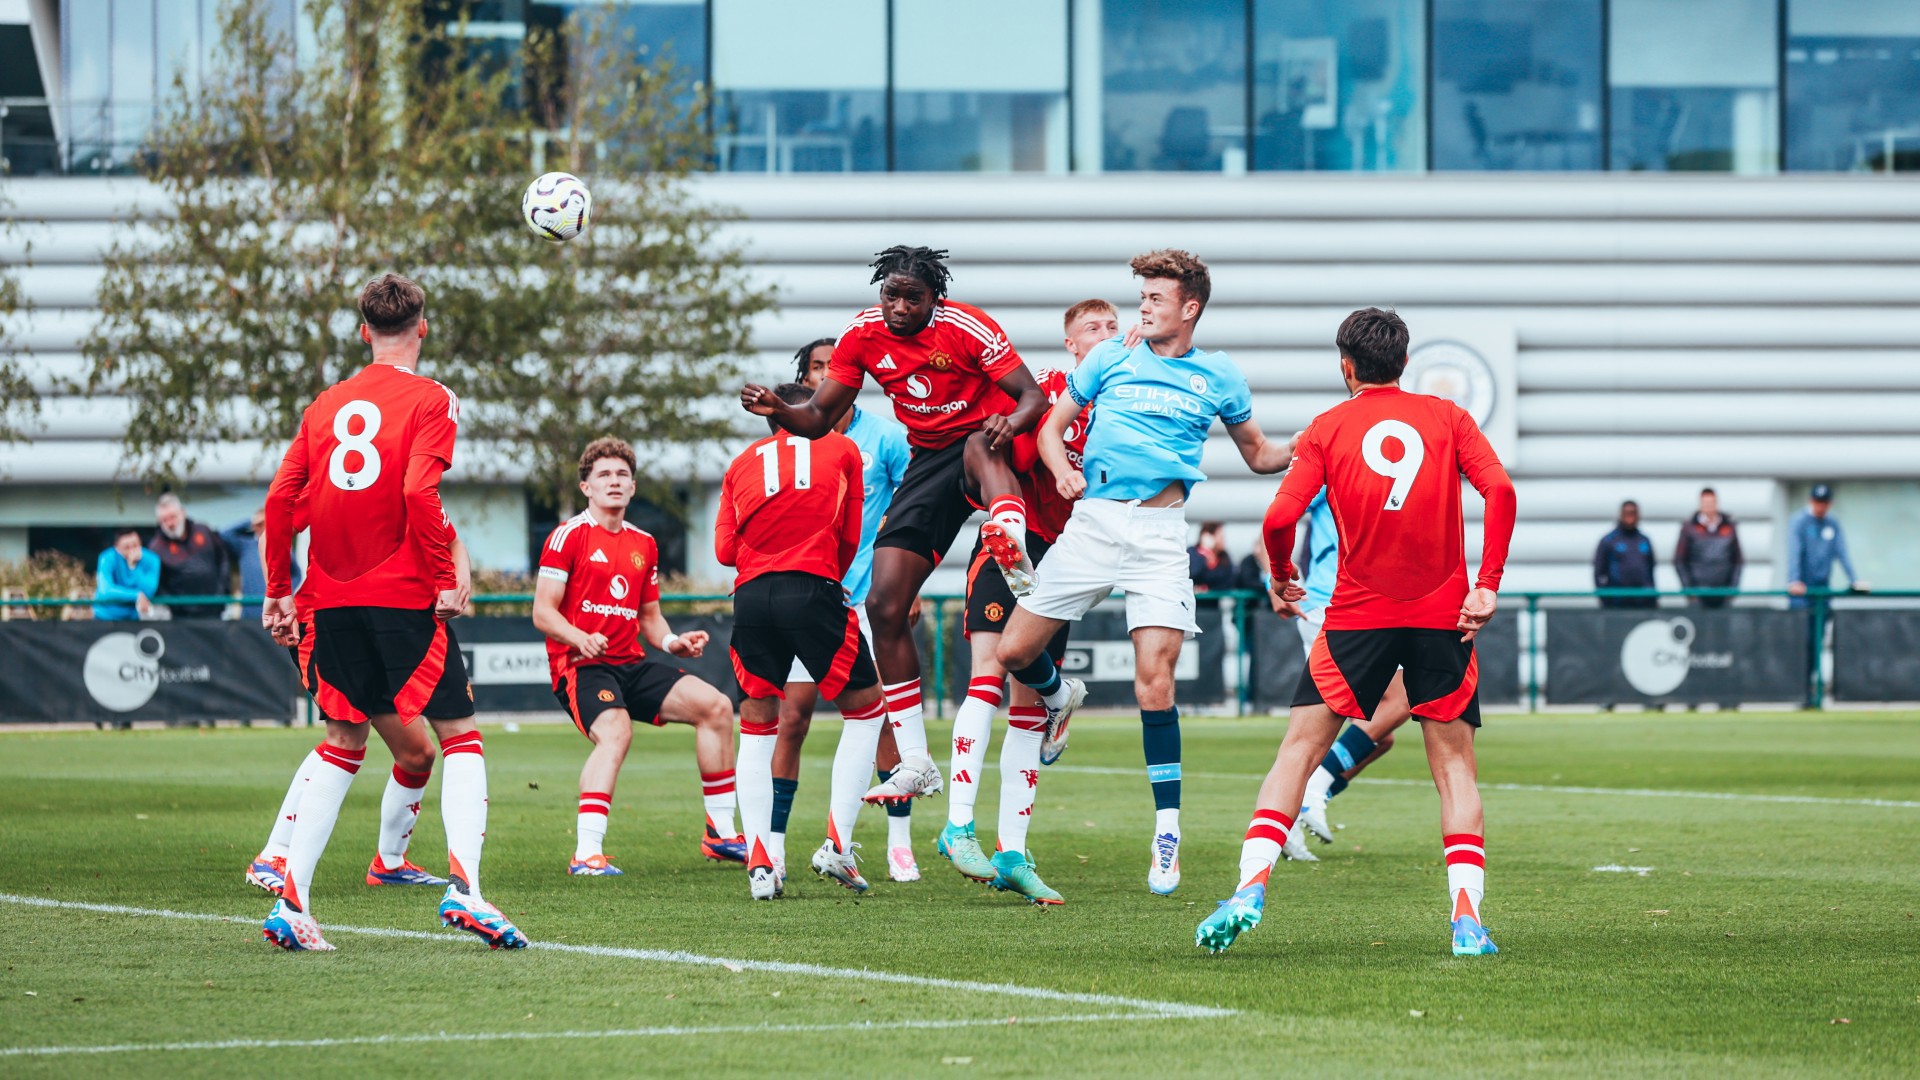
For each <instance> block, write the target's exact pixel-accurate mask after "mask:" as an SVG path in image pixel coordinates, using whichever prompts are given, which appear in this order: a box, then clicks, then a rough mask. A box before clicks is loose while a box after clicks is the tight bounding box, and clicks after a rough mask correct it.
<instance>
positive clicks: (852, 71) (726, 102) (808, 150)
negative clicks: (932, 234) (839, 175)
mask: <svg viewBox="0 0 1920 1080" xmlns="http://www.w3.org/2000/svg"><path fill="white" fill-rule="evenodd" d="M712 18H713V90H714V153H715V156H716V157H717V159H718V163H719V167H720V168H721V169H723V170H730V171H745V172H852V171H866V170H877V169H885V168H886V167H887V128H886V124H887V100H886V99H887V3H886V0H836V2H835V3H833V4H801V3H793V2H791V0H713V8H712Z"/></svg>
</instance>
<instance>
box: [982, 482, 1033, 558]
mask: <svg viewBox="0 0 1920 1080" xmlns="http://www.w3.org/2000/svg"><path fill="white" fill-rule="evenodd" d="M987 519H988V520H990V521H992V522H993V523H994V524H995V525H998V526H1000V527H1001V528H1002V529H1005V530H1006V531H1007V533H1008V535H1010V536H1012V537H1013V538H1014V540H1016V541H1018V542H1019V544H1020V550H1021V551H1025V550H1027V504H1026V500H1024V499H1022V498H1020V497H1019V496H1018V495H1002V496H1000V497H999V498H997V499H995V500H993V502H991V503H989V504H988V505H987Z"/></svg>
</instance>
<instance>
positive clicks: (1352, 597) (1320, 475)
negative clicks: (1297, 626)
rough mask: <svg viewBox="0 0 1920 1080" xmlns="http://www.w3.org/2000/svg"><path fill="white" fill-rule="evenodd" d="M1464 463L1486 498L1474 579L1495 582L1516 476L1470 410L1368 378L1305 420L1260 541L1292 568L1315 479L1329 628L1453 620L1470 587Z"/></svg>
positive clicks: (1276, 561)
mask: <svg viewBox="0 0 1920 1080" xmlns="http://www.w3.org/2000/svg"><path fill="white" fill-rule="evenodd" d="M1463 474H1464V475H1465V476H1466V478H1467V481H1468V482H1469V483H1471V484H1472V485H1473V486H1474V490H1476V491H1478V492H1480V494H1481V496H1482V497H1484V498H1485V499H1486V500H1487V510H1486V520H1485V523H1484V524H1485V535H1484V540H1483V543H1482V546H1481V551H1480V578H1479V581H1478V587H1480V588H1486V589H1494V590H1498V589H1499V588H1500V577H1501V575H1502V574H1503V573H1504V572H1505V571H1506V565H1507V545H1508V543H1509V542H1510V541H1511V540H1512V539H1513V521H1514V494H1513V481H1511V480H1509V479H1508V478H1507V470H1506V469H1505V468H1504V467H1502V466H1501V464H1500V459H1499V457H1498V456H1496V455H1495V454H1494V452H1493V447H1492V446H1491V445H1490V444H1489V443H1488V442H1487V437H1486V436H1485V435H1483V434H1481V432H1480V427H1479V425H1477V424H1475V423H1474V422H1473V418H1472V417H1471V416H1468V415H1467V414H1466V411H1465V410H1463V409H1461V408H1460V407H1459V406H1458V405H1455V404H1454V403H1453V402H1451V401H1447V400H1446V399H1444V398H1437V397H1429V396H1427V395H1425V394H1409V393H1407V392H1406V391H1404V390H1401V389H1399V388H1398V387H1373V388H1369V389H1366V390H1362V391H1361V392H1360V393H1358V394H1356V395H1354V397H1352V398H1351V399H1349V400H1347V401H1345V402H1342V403H1341V404H1339V405H1336V406H1334V407H1333V408H1331V409H1328V410H1327V411H1326V412H1324V413H1321V414H1320V415H1319V416H1318V417H1316V418H1315V419H1314V421H1313V423H1311V424H1309V425H1308V426H1307V430H1306V432H1305V434H1304V435H1303V436H1302V437H1301V439H1300V444H1299V446H1298V447H1297V448H1296V449H1295V454H1294V459H1293V468H1292V469H1291V470H1290V471H1289V472H1288V473H1287V476H1286V479H1285V480H1283V481H1281V483H1280V493H1279V494H1278V495H1276V496H1275V497H1274V500H1273V505H1272V506H1271V507H1269V508H1268V509H1267V520H1266V542H1267V553H1268V555H1269V556H1271V557H1272V559H1273V565H1274V566H1277V567H1281V568H1283V569H1284V571H1285V574H1286V577H1287V578H1288V579H1291V578H1292V577H1293V576H1294V569H1293V561H1292V555H1293V527H1294V523H1295V522H1297V521H1299V520H1300V517H1301V516H1302V515H1303V514H1305V513H1306V509H1307V504H1308V503H1310V502H1312V501H1313V497H1314V495H1315V494H1317V493H1318V492H1319V490H1320V488H1321V486H1322V485H1325V487H1326V489H1327V505H1328V507H1329V508H1330V509H1331V510H1332V511H1333V523H1334V527H1335V528H1336V529H1337V530H1338V531H1339V534H1340V573H1339V576H1338V577H1337V578H1336V579H1335V581H1334V587H1333V600H1332V601H1331V602H1330V603H1329V604H1328V605H1327V621H1326V628H1327V629H1328V630H1373V629H1380V628H1385V627H1414V628H1428V629H1435V630H1450V629H1452V628H1453V627H1454V626H1456V625H1458V623H1459V619H1460V604H1461V602H1462V601H1464V600H1465V599H1466V596H1467V558H1466V537H1465V532H1466V518H1465V516H1464V514H1463V513H1462V511H1461V507H1460V477H1461V476H1462V475H1463Z"/></svg>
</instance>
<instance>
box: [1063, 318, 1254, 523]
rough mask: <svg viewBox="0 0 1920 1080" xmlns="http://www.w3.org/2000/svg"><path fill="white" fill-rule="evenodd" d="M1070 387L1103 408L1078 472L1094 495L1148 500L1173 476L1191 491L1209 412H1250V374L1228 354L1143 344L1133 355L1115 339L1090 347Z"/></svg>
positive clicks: (1236, 419) (1243, 415)
mask: <svg viewBox="0 0 1920 1080" xmlns="http://www.w3.org/2000/svg"><path fill="white" fill-rule="evenodd" d="M1067 392H1068V393H1070V394H1072V395H1073V400H1075V401H1077V402H1079V403H1080V405H1081V406H1082V407H1083V408H1084V407H1086V406H1089V405H1092V406H1096V407H1097V408H1099V410H1100V422H1099V423H1098V424H1095V425H1094V426H1093V433H1092V434H1090V435H1089V436H1087V450H1086V464H1085V466H1084V467H1083V469H1082V470H1081V471H1082V472H1083V473H1084V474H1085V475H1086V478H1087V497H1088V498H1092V499H1117V500H1121V501H1126V500H1132V499H1148V498H1152V497H1153V496H1154V495H1157V494H1159V492H1160V490H1161V489H1162V488H1164V487H1166V486H1167V485H1168V484H1170V483H1172V482H1174V481H1176V480H1178V481H1180V482H1182V483H1183V484H1185V485H1186V489H1187V491H1188V493H1191V492H1192V491H1193V486H1194V485H1195V484H1198V483H1199V482H1200V481H1202V480H1205V479H1206V478H1207V476H1206V474H1205V473H1203V472H1201V471H1200V454H1201V452H1202V451H1203V450H1204V449H1205V448H1206V445H1207V432H1208V431H1209V430H1210V429H1211V428H1212V427H1213V419H1214V417H1216V416H1217V417H1219V418H1220V419H1221V420H1222V421H1224V422H1226V423H1228V424H1239V423H1244V422H1245V421H1247V420H1248V419H1251V418H1252V416H1253V394H1252V391H1250V390H1249V389H1248V388H1247V377H1246V376H1245V375H1243V374H1241V373H1240V369H1239V368H1238V367H1237V366H1235V364H1234V362H1233V361H1232V360H1230V359H1228V358H1227V354H1226V353H1218V352H1203V351H1201V350H1199V349H1193V350H1190V351H1188V352H1187V354H1186V355H1184V356H1175V357H1165V356H1159V355H1157V354H1155V353H1154V351H1153V349H1152V348H1151V347H1150V346H1149V345H1148V344H1147V343H1146V342H1144V341H1143V342H1141V343H1140V344H1139V346H1138V347H1136V348H1135V349H1134V350H1133V351H1132V352H1128V351H1127V348H1126V346H1125V345H1124V344H1123V343H1122V342H1121V340H1120V339H1119V338H1115V339H1113V340H1111V341H1103V342H1101V343H1100V344H1098V345H1096V346H1094V347H1093V351H1092V352H1089V353H1088V354H1087V357H1086V359H1085V360H1083V361H1081V363H1080V366H1079V367H1077V368H1074V369H1073V373H1072V374H1071V375H1068V376H1067Z"/></svg>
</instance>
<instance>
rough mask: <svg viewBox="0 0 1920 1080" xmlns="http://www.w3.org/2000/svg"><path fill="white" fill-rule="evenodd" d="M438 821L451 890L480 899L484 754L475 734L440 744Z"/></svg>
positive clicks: (484, 833) (484, 812)
mask: <svg viewBox="0 0 1920 1080" xmlns="http://www.w3.org/2000/svg"><path fill="white" fill-rule="evenodd" d="M440 758H441V766H440V768H441V773H440V820H441V821H443V822H445V823H446V827H447V870H448V876H450V877H452V878H453V883H454V888H455V889H458V890H459V891H461V892H464V893H466V894H467V895H468V896H470V897H472V898H473V899H475V900H478V899H480V849H481V847H483V846H484V845H485V844H486V839H487V755H486V750H485V749H483V747H482V745H481V742H480V733H479V732H478V731H466V732H462V733H460V734H458V735H454V736H452V737H450V738H448V739H445V740H443V741H442V742H441V743H440Z"/></svg>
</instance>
